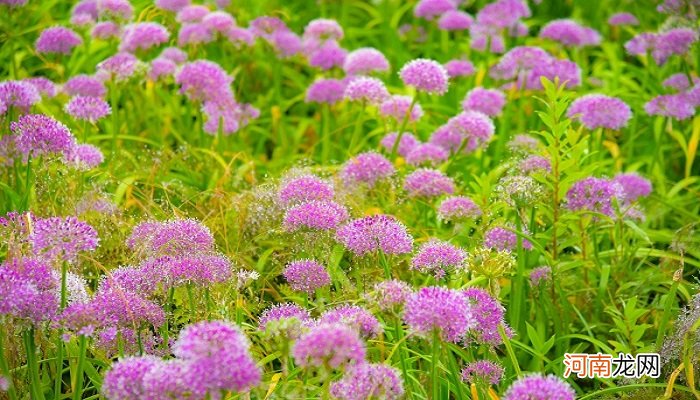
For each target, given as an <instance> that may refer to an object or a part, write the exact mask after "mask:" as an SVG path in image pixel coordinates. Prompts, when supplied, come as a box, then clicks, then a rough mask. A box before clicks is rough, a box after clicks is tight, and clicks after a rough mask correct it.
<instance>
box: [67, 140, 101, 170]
mask: <svg viewBox="0 0 700 400" xmlns="http://www.w3.org/2000/svg"><path fill="white" fill-rule="evenodd" d="M104 159H105V157H104V155H103V154H102V150H100V148H99V147H97V146H93V145H91V144H76V145H75V146H73V147H72V148H71V149H70V150H69V151H67V152H66V153H64V154H63V160H64V162H65V163H66V164H68V165H71V166H74V167H76V168H77V169H79V170H88V169H92V168H96V167H97V166H98V165H100V164H102V162H103V161H104Z"/></svg>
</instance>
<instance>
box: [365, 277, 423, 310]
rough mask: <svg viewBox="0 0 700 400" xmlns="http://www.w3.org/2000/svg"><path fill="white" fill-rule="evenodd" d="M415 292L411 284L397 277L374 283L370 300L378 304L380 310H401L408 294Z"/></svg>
mask: <svg viewBox="0 0 700 400" xmlns="http://www.w3.org/2000/svg"><path fill="white" fill-rule="evenodd" d="M411 294H413V288H411V286H410V285H409V284H407V283H406V282H403V281H399V280H396V279H393V280H388V281H382V282H379V283H377V284H375V285H374V290H373V291H372V293H371V294H370V295H369V301H370V302H371V303H373V304H376V305H377V306H378V307H379V309H380V310H382V311H387V310H399V309H402V308H403V305H404V303H405V302H406V299H408V296H410V295H411Z"/></svg>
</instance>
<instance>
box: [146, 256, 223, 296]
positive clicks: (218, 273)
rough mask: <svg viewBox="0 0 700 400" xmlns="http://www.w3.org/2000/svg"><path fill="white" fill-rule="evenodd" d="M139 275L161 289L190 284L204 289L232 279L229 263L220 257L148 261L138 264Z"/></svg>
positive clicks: (182, 257) (174, 257)
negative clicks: (160, 286)
mask: <svg viewBox="0 0 700 400" xmlns="http://www.w3.org/2000/svg"><path fill="white" fill-rule="evenodd" d="M140 269H141V273H142V274H143V275H144V276H146V277H150V279H152V280H154V281H159V282H160V283H161V284H162V286H163V288H165V289H169V288H171V287H178V286H183V285H186V284H193V285H196V286H201V287H207V286H211V285H212V284H215V283H220V282H226V281H228V280H229V279H231V276H232V275H233V267H232V265H231V261H229V259H228V258H226V257H225V256H223V255H221V254H212V253H199V254H198V253H196V252H194V253H193V254H183V255H179V256H164V257H157V258H151V259H148V260H146V261H145V262H144V263H142V264H141V268H140Z"/></svg>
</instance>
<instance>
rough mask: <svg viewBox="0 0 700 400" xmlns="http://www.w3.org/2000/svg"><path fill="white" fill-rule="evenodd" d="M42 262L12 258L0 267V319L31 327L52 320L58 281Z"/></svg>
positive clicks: (57, 302)
mask: <svg viewBox="0 0 700 400" xmlns="http://www.w3.org/2000/svg"><path fill="white" fill-rule="evenodd" d="M52 271H53V270H52V268H51V267H50V266H49V265H48V264H46V263H45V262H43V261H39V260H33V259H23V258H14V259H12V261H6V262H5V263H3V264H2V265H0V316H7V317H10V318H15V319H18V320H22V321H27V322H30V323H32V324H33V325H37V326H38V325H39V324H40V323H41V322H42V321H46V320H49V319H53V318H54V317H55V315H56V312H57V311H58V306H59V300H58V298H57V297H56V291H57V290H58V291H60V286H61V283H60V280H59V279H56V277H55V276H54V275H53V273H52Z"/></svg>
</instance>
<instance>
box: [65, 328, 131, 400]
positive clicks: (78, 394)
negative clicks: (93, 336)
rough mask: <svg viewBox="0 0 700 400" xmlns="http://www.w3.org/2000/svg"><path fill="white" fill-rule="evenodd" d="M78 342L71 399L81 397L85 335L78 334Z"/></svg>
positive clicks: (78, 399) (85, 347) (85, 344)
mask: <svg viewBox="0 0 700 400" xmlns="http://www.w3.org/2000/svg"><path fill="white" fill-rule="evenodd" d="M139 337H140V335H139ZM78 343H79V346H80V351H79V353H78V367H77V368H76V371H75V390H74V391H73V400H80V399H82V397H83V369H84V368H85V353H86V351H87V338H86V337H85V335H80V339H78Z"/></svg>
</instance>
